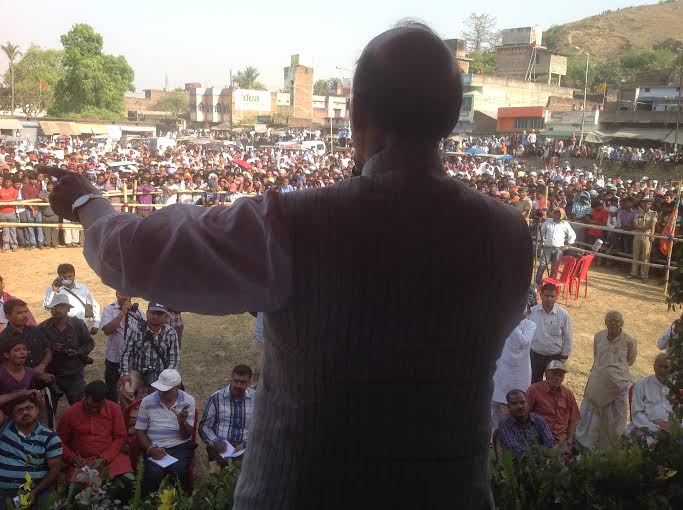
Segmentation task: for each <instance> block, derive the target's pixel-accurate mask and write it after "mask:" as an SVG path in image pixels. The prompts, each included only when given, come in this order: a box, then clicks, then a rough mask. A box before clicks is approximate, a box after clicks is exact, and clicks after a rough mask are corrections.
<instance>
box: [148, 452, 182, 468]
mask: <svg viewBox="0 0 683 510" xmlns="http://www.w3.org/2000/svg"><path fill="white" fill-rule="evenodd" d="M147 458H148V459H149V460H151V461H152V462H154V463H155V464H157V465H158V466H161V467H162V468H165V467H168V466H170V465H171V464H175V463H176V462H178V459H176V458H175V457H173V456H171V455H169V454H168V453H167V454H166V455H165V456H163V457H162V458H160V459H159V460H156V459H153V458H152V457H147Z"/></svg>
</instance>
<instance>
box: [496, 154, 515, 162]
mask: <svg viewBox="0 0 683 510" xmlns="http://www.w3.org/2000/svg"><path fill="white" fill-rule="evenodd" d="M496 159H497V160H499V161H508V160H510V159H512V155H511V154H505V155H504V156H496Z"/></svg>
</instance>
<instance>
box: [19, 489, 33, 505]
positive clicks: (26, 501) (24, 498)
mask: <svg viewBox="0 0 683 510" xmlns="http://www.w3.org/2000/svg"><path fill="white" fill-rule="evenodd" d="M30 499H31V493H30V492H25V493H24V494H22V495H21V496H19V508H28V507H29V505H30Z"/></svg>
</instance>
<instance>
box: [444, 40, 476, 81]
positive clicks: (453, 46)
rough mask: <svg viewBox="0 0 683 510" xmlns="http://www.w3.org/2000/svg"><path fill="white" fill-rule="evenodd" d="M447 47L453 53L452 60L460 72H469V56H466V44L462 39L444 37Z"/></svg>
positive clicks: (470, 60)
mask: <svg viewBox="0 0 683 510" xmlns="http://www.w3.org/2000/svg"><path fill="white" fill-rule="evenodd" d="M443 42H444V43H446V46H448V49H449V50H451V53H453V60H454V61H455V63H456V65H457V66H458V68H459V69H460V72H461V73H462V74H469V72H470V62H472V59H471V58H467V46H466V44H465V41H463V40H462V39H444V41H443Z"/></svg>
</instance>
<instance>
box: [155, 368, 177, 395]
mask: <svg viewBox="0 0 683 510" xmlns="http://www.w3.org/2000/svg"><path fill="white" fill-rule="evenodd" d="M181 382H182V380H181V378H180V374H179V373H178V371H177V370H173V369H172V368H167V369H166V370H162V371H161V373H160V374H159V378H158V379H157V380H156V381H154V382H153V383H152V388H156V389H157V390H159V391H168V390H170V389H171V388H173V387H174V386H179V385H180V383H181Z"/></svg>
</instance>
